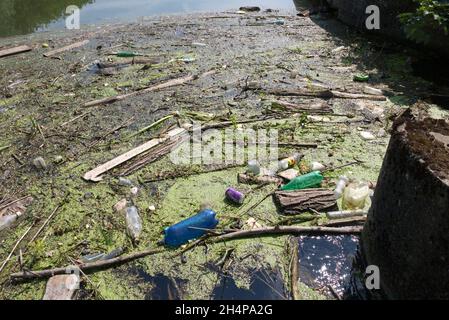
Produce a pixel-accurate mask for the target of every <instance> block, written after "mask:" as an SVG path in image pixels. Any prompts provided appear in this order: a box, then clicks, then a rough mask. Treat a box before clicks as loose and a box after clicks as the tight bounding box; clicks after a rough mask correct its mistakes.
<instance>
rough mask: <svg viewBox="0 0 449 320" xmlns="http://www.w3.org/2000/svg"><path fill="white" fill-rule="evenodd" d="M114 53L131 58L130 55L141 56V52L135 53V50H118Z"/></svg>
mask: <svg viewBox="0 0 449 320" xmlns="http://www.w3.org/2000/svg"><path fill="white" fill-rule="evenodd" d="M115 55H116V56H117V57H120V58H132V57H137V56H141V54H139V53H136V52H131V51H120V52H117V53H116V54H115Z"/></svg>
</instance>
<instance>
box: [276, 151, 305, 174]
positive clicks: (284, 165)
mask: <svg viewBox="0 0 449 320" xmlns="http://www.w3.org/2000/svg"><path fill="white" fill-rule="evenodd" d="M301 158H302V155H301V154H300V153H295V154H294V155H293V156H291V157H288V158H286V159H282V160H281V161H279V164H278V169H279V170H287V169H288V168H291V167H293V166H295V165H296V164H297V163H298V162H299V161H300V160H301Z"/></svg>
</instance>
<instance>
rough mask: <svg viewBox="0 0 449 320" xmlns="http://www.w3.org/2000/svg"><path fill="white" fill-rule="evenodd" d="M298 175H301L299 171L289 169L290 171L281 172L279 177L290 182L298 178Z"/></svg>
mask: <svg viewBox="0 0 449 320" xmlns="http://www.w3.org/2000/svg"><path fill="white" fill-rule="evenodd" d="M298 173H299V170H296V169H288V170H285V171H281V172H279V173H278V176H279V177H281V178H284V179H286V180H289V181H290V180H293V179H294V178H296V177H297V176H298Z"/></svg>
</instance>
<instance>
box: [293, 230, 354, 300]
mask: <svg viewBox="0 0 449 320" xmlns="http://www.w3.org/2000/svg"><path fill="white" fill-rule="evenodd" d="M358 244H359V239H358V237H356V236H302V237H300V238H299V257H300V259H299V264H300V267H299V272H300V274H299V278H300V280H301V281H302V282H304V283H305V284H306V285H308V286H310V287H312V288H316V289H324V290H325V291H327V292H329V286H331V287H332V289H333V290H335V291H336V292H337V293H338V294H339V295H340V296H341V297H345V298H356V297H354V291H355V290H354V288H353V286H354V281H355V279H354V277H353V274H352V273H353V271H354V268H353V263H354V261H355V258H356V255H357V250H358Z"/></svg>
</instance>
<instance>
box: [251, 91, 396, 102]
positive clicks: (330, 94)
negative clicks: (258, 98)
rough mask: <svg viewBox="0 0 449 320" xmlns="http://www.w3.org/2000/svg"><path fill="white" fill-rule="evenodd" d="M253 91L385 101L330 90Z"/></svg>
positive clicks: (375, 97)
mask: <svg viewBox="0 0 449 320" xmlns="http://www.w3.org/2000/svg"><path fill="white" fill-rule="evenodd" d="M252 89H254V90H263V91H264V92H266V93H267V94H271V95H274V96H300V97H311V98H322V99H331V98H341V99H363V100H372V101H386V100H387V98H386V97H385V96H374V95H369V94H358V93H349V92H341V91H335V90H330V89H316V90H310V89H304V88H299V89H268V90H265V89H262V88H252Z"/></svg>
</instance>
